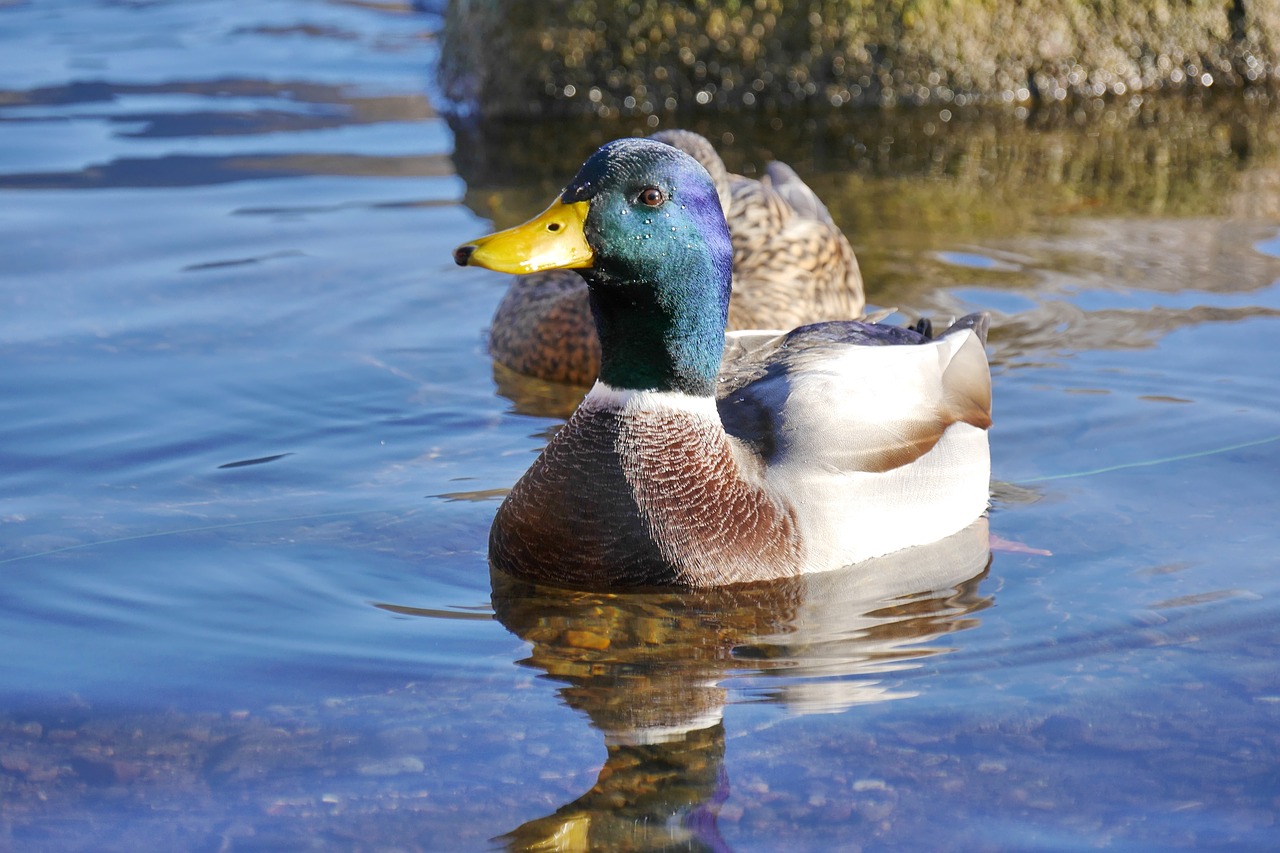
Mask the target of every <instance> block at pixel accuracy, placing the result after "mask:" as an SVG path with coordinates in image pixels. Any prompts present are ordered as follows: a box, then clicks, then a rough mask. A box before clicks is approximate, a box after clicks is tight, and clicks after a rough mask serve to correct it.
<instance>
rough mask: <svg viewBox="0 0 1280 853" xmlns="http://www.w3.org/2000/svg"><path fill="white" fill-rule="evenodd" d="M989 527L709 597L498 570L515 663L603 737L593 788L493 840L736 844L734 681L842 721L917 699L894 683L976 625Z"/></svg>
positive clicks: (600, 846)
mask: <svg viewBox="0 0 1280 853" xmlns="http://www.w3.org/2000/svg"><path fill="white" fill-rule="evenodd" d="M989 559H990V552H989V549H988V533H987V520H986V518H981V519H979V520H978V521H975V522H974V523H973V524H972V525H970V526H969V527H968V528H966V529H965V530H962V531H961V532H960V533H957V534H955V535H954V536H951V537H949V538H947V539H944V540H942V541H940V542H935V543H932V544H930V545H925V546H920V547H917V548H911V549H908V550H906V551H900V552H898V553H896V554H892V555H889V556H887V557H883V558H879V559H876V560H872V561H869V562H867V563H863V564H860V565H857V566H854V567H851V568H848V569H843V570H839V571H833V572H822V573H817V574H809V575H805V576H802V577H798V578H788V579H785V580H780V581H773V582H768V583H757V584H749V585H743V586H737V587H721V588H715V589H706V590H686V589H671V590H659V591H650V592H642V593H626V594H609V593H600V592H580V591H573V590H565V589H558V588H553V587H547V586H538V585H535V584H531V583H528V582H524V581H519V580H516V579H513V578H511V577H509V576H507V575H505V574H502V573H501V572H499V571H497V570H494V571H493V574H492V580H493V606H494V610H495V613H496V615H497V618H498V620H499V621H501V623H502V624H503V625H504V626H506V628H507V629H508V630H510V631H511V632H512V633H514V634H516V635H517V636H519V637H520V638H521V639H523V640H525V641H527V642H529V643H530V644H532V651H531V653H530V655H529V657H528V658H527V659H525V660H523V661H521V664H523V665H525V666H530V667H533V668H535V669H538V670H542V671H543V672H545V673H546V675H547V676H548V677H550V678H551V679H554V680H555V681H557V682H560V683H562V684H563V685H564V686H563V687H561V688H560V695H561V697H562V698H563V699H564V701H565V703H566V704H568V705H569V706H570V707H572V708H575V709H577V710H579V711H582V712H583V713H585V714H586V715H587V717H588V718H589V719H590V720H591V723H592V725H593V726H594V727H595V728H597V729H599V730H600V731H601V732H602V733H603V735H604V740H605V745H606V747H607V749H608V757H607V759H606V760H605V764H604V767H603V768H602V769H601V771H600V775H599V778H598V779H597V781H596V784H595V785H594V786H593V787H592V788H591V790H590V791H588V792H587V793H585V794H583V795H582V796H581V797H579V798H578V799H576V800H574V801H573V802H571V803H568V804H566V805H564V806H562V807H561V808H559V809H557V810H556V812H555V813H554V814H551V815H548V816H546V817H543V818H538V819H536V820H532V821H529V822H528V823H525V824H524V825H522V826H520V827H519V828H517V829H515V830H513V831H512V832H510V833H508V834H507V835H505V836H503V837H501V838H499V839H496V840H497V841H498V842H499V843H502V844H505V845H506V846H507V848H508V849H510V850H604V849H607V850H651V849H671V848H676V849H689V850H727V849H729V848H728V846H727V845H726V844H725V843H724V841H723V840H722V839H721V838H720V835H719V831H718V829H717V826H716V815H717V813H718V811H719V807H720V805H721V803H723V802H724V800H725V799H726V798H727V797H728V795H729V779H728V776H727V773H726V770H725V767H724V749H725V727H724V723H723V708H724V705H725V704H726V702H728V701H730V700H731V697H730V691H729V688H727V687H725V686H724V684H725V682H726V680H727V679H729V678H733V679H734V690H733V692H734V694H736V696H735V698H736V699H737V700H739V701H762V702H773V703H778V704H781V705H783V706H784V707H785V708H786V709H787V710H788V711H790V712H792V713H798V714H805V713H821V712H837V711H842V710H845V709H847V708H850V707H852V706H854V705H859V704H865V703H868V702H882V701H886V700H889V699H899V698H905V697H908V696H911V695H914V694H913V693H912V692H910V691H908V690H904V689H901V688H899V687H898V686H896V685H895V683H894V682H892V681H888V680H886V679H885V676H886V675H888V674H890V673H893V672H898V671H902V670H905V669H910V668H913V667H915V666H918V665H919V663H918V661H920V659H922V658H924V657H926V656H929V655H936V654H940V653H944V652H947V651H950V648H948V647H947V646H945V645H937V644H935V645H924V644H926V643H931V642H933V641H936V640H939V639H940V638H942V637H943V636H944V635H947V634H951V633H954V632H956V631H960V630H963V629H965V628H969V627H972V626H974V625H976V624H977V623H978V620H977V619H976V618H974V615H975V614H976V613H978V612H979V611H981V610H984V609H985V608H986V607H988V606H990V604H991V598H990V597H989V596H983V595H981V594H979V592H978V585H979V583H980V581H981V579H982V578H983V577H984V576H985V574H986V570H987V566H988V563H989Z"/></svg>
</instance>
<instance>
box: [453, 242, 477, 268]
mask: <svg viewBox="0 0 1280 853" xmlns="http://www.w3.org/2000/svg"><path fill="white" fill-rule="evenodd" d="M475 251H476V247H475V246H470V245H468V246H459V247H458V248H456V249H454V250H453V262H454V263H455V264H457V265H458V266H460V267H465V266H466V265H467V261H469V260H471V256H472V255H474V254H475Z"/></svg>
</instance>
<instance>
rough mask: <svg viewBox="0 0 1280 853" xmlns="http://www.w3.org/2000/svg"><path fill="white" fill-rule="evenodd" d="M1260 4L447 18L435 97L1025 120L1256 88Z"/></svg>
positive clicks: (776, 8) (612, 5)
mask: <svg viewBox="0 0 1280 853" xmlns="http://www.w3.org/2000/svg"><path fill="white" fill-rule="evenodd" d="M1277 48H1280V8H1278V7H1277V6H1276V4H1274V3H1270V2H1265V3H1264V2H1258V0H1234V2H1220V0H1123V2H1119V0H1112V2H1110V3H1100V4H1080V3H1077V2H1075V0H1024V2H1021V3H1017V4H1011V3H985V2H977V0H961V2H951V0H911V2H904V0H802V2H791V0H788V2H783V0H754V2H738V1H737V0H725V2H720V3H712V2H707V1H706V0H695V1H694V2H688V0H573V2H555V3H528V2H524V0H456V2H453V3H451V4H450V5H449V9H448V12H447V15H446V23H445V30H444V43H443V48H442V57H441V68H440V72H441V73H440V76H441V84H442V86H443V88H444V91H445V94H446V95H447V96H448V97H449V98H450V99H452V100H453V102H454V108H455V111H458V112H463V113H473V114H480V115H486V116H499V115H503V116H533V115H546V114H565V113H584V112H593V113H597V114H601V115H604V116H609V115H619V114H621V115H628V114H635V115H656V114H658V113H661V112H670V111H674V110H685V109H691V108H708V107H710V108H720V109H741V108H744V107H746V108H753V107H757V106H762V105H767V106H770V107H773V106H782V107H785V106H789V105H794V104H798V103H806V102H814V103H831V104H835V105H842V104H849V103H854V104H894V103H902V102H907V103H956V104H959V105H963V104H965V103H970V102H989V101H1004V102H1035V101H1043V102H1048V101H1055V100H1065V99H1069V98H1081V97H1098V96H1103V95H1108V94H1125V93H1128V92H1136V91H1151V90H1159V89H1182V88H1207V87H1210V86H1213V87H1223V86H1227V87H1239V86H1244V85H1249V84H1257V83H1262V82H1266V81H1272V80H1274V79H1275V77H1276V75H1277V68H1276V62H1275V57H1276V55H1277Z"/></svg>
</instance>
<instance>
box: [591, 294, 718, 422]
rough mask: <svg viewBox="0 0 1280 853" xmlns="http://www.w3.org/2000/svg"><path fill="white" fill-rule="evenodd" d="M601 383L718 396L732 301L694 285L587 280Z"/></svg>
mask: <svg viewBox="0 0 1280 853" xmlns="http://www.w3.org/2000/svg"><path fill="white" fill-rule="evenodd" d="M588 281H589V283H590V284H591V285H592V286H591V295H590V299H591V313H592V315H593V316H594V317H595V321H596V330H597V332H598V333H599V335H600V381H601V382H603V383H605V384H606V385H608V386H610V387H612V388H615V389H619V390H632V391H674V392H678V393H681V394H687V395H691V396H695V397H706V398H712V397H714V395H715V387H716V374H717V372H718V371H719V369H720V358H721V356H722V355H723V353H724V327H725V322H726V319H727V312H728V301H727V299H725V300H716V301H717V302H720V304H719V305H708V304H707V302H708V300H707V298H706V295H705V294H703V293H699V292H697V291H696V290H695V289H694V288H671V287H664V286H661V285H637V284H636V283H634V282H628V283H627V284H615V283H612V282H609V281H607V280H595V281H592V280H591V279H588Z"/></svg>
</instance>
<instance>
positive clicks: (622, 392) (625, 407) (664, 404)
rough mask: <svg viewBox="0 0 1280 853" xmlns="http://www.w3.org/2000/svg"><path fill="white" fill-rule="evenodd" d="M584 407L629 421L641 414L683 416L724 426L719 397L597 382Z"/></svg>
mask: <svg viewBox="0 0 1280 853" xmlns="http://www.w3.org/2000/svg"><path fill="white" fill-rule="evenodd" d="M582 407H583V408H584V409H587V410H588V411H591V412H609V413H612V414H613V415H620V416H622V417H623V418H626V417H627V416H629V415H638V414H642V413H643V414H649V415H652V414H655V413H657V414H668V415H673V414H674V415H680V416H682V417H687V418H692V419H694V420H697V421H707V422H708V423H710V424H719V423H720V414H719V411H718V410H717V409H716V401H715V397H713V396H711V395H709V394H685V393H683V392H680V391H652V390H651V391H636V390H634V389H630V388H617V387H614V386H612V385H610V384H609V383H607V382H605V381H604V380H603V379H598V380H596V384H595V385H593V386H591V390H590V391H588V392H587V396H586V397H585V398H584V400H583V401H582Z"/></svg>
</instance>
